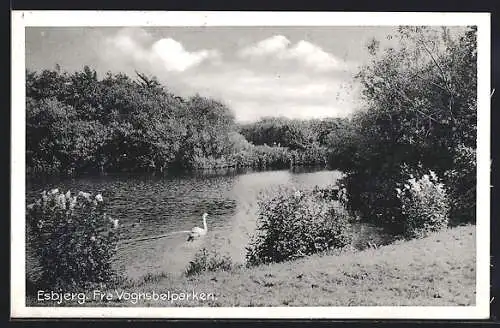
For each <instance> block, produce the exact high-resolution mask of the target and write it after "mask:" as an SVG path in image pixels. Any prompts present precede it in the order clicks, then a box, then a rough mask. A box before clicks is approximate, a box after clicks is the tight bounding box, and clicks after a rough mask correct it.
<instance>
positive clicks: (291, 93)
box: [183, 68, 353, 120]
mask: <svg viewBox="0 0 500 328" xmlns="http://www.w3.org/2000/svg"><path fill="white" fill-rule="evenodd" d="M183 81H184V83H185V84H186V85H188V86H189V87H190V88H191V89H193V90H196V91H197V92H199V93H200V94H203V95H207V96H212V97H216V98H219V99H221V100H223V101H224V102H226V103H227V104H228V105H229V106H230V108H232V109H233V110H234V111H235V115H236V118H237V119H238V120H256V119H258V118H259V117H262V116H272V115H278V116H280V115H283V116H287V117H296V118H308V117H309V118H310V117H326V116H345V115H347V114H348V113H350V112H351V111H352V110H353V108H352V106H351V103H350V101H351V100H350V99H349V98H350V95H349V94H348V93H347V92H345V90H344V88H345V85H344V84H345V83H344V82H343V81H342V80H341V79H338V78H336V77H325V76H323V77H321V76H317V75H314V74H312V75H309V74H300V73H296V72H289V73H282V74H281V75H280V76H279V77H278V76H276V75H273V74H265V73H258V72H254V71H251V70H250V69H248V68H246V69H233V70H225V71H221V72H218V73H215V72H213V73H207V72H205V73H204V74H201V75H190V76H185V77H183Z"/></svg>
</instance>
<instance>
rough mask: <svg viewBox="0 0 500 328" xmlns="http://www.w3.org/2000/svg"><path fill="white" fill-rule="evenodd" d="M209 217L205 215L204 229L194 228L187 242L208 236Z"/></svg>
mask: <svg viewBox="0 0 500 328" xmlns="http://www.w3.org/2000/svg"><path fill="white" fill-rule="evenodd" d="M207 216H208V214H207V213H203V216H202V218H203V229H202V228H200V227H194V228H193V229H192V230H191V232H190V233H189V237H188V239H187V241H191V240H193V239H195V238H198V237H201V236H204V235H206V234H207V231H208V227H207Z"/></svg>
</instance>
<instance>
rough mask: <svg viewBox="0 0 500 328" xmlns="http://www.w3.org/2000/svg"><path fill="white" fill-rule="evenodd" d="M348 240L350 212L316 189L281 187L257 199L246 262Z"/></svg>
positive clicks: (295, 255)
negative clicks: (254, 227) (254, 224)
mask: <svg viewBox="0 0 500 328" xmlns="http://www.w3.org/2000/svg"><path fill="white" fill-rule="evenodd" d="M349 242H350V235H349V215H348V213H347V212H346V211H345V210H344V208H343V207H342V206H341V205H340V204H339V203H338V202H331V201H328V200H325V198H324V197H322V195H319V193H317V192H310V191H293V190H288V189H281V190H278V191H277V192H275V193H273V194H272V195H270V196H264V197H263V198H261V199H260V200H259V214H258V226H257V234H256V235H255V236H254V237H253V239H252V241H251V243H250V246H249V247H247V254H246V259H247V264H248V265H250V266H251V265H258V264H261V263H270V262H282V261H288V260H293V259H296V258H300V257H303V256H307V255H310V254H314V253H318V252H322V251H326V250H329V249H332V248H341V247H344V246H346V245H348V244H349Z"/></svg>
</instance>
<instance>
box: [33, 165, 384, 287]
mask: <svg viewBox="0 0 500 328" xmlns="http://www.w3.org/2000/svg"><path fill="white" fill-rule="evenodd" d="M341 176H342V173H341V172H339V171H330V170H325V169H311V168H309V169H304V168H302V169H294V170H278V171H276V170H275V171H252V170H246V171H234V170H232V171H222V172H221V171H211V172H203V173H192V174H186V175H182V176H179V175H177V176H168V175H133V174H117V175H111V174H109V175H104V176H102V175H101V176H86V177H80V178H67V179H56V178H50V179H36V180H34V179H31V180H29V181H27V188H26V192H27V195H26V196H27V199H26V201H27V203H30V202H32V201H33V200H34V199H35V198H36V197H38V196H39V193H40V192H41V191H42V190H43V189H50V188H59V189H60V190H62V191H64V192H65V191H67V190H71V191H72V192H78V191H80V190H81V191H88V192H92V193H98V192H100V193H102V195H103V197H104V200H105V202H106V208H107V213H108V214H109V215H110V216H111V217H113V218H116V219H119V220H120V224H121V228H120V230H121V238H122V239H123V240H124V242H121V243H120V244H119V248H118V252H117V255H116V261H115V262H116V266H117V268H118V269H119V270H120V271H122V272H123V273H124V274H125V275H126V276H128V277H129V278H132V279H134V278H139V277H141V276H144V275H146V274H148V273H159V272H169V273H172V274H180V273H182V272H183V271H184V270H185V268H186V266H187V265H188V263H189V261H190V260H191V259H192V258H193V257H194V254H195V253H196V251H197V250H198V249H200V248H201V247H206V248H207V249H209V250H210V249H217V251H219V252H221V253H223V254H227V255H229V256H231V258H232V261H233V262H234V263H243V262H244V259H245V247H246V246H248V243H249V240H250V236H251V235H252V234H253V233H254V232H255V228H256V217H257V214H256V213H257V198H258V195H259V193H261V192H269V191H271V192H272V189H273V188H276V187H279V186H280V185H287V186H291V187H295V188H298V189H301V188H313V187H314V186H320V187H322V186H327V185H332V184H335V183H336V181H337V180H338V179H339V178H340V177H341ZM204 212H207V213H208V214H209V216H208V219H207V223H208V234H207V236H205V237H204V238H202V239H199V240H196V241H195V242H186V238H187V233H185V232H183V231H186V230H191V229H192V228H193V227H195V226H199V227H203V223H202V220H201V215H202V214H203V213H204ZM354 230H355V233H356V236H355V241H354V244H355V246H356V247H358V248H360V247H362V246H363V245H365V244H366V243H367V241H369V240H372V241H373V240H375V241H376V242H377V241H379V240H381V238H382V232H381V231H380V230H379V229H377V228H375V227H373V226H370V225H367V224H358V225H356V226H354ZM162 234H167V236H166V237H162V238H158V239H150V240H141V241H133V240H132V239H140V238H142V237H154V236H158V235H162ZM27 255H28V260H27V262H28V263H27V264H28V265H27V271H28V274H29V273H30V272H31V271H33V270H34V269H35V268H34V267H33V266H34V264H33V261H31V260H30V258H32V257H31V256H30V254H29V252H28V254H27ZM35 271H36V270H35Z"/></svg>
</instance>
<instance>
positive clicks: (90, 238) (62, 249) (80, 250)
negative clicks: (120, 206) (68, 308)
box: [26, 189, 118, 288]
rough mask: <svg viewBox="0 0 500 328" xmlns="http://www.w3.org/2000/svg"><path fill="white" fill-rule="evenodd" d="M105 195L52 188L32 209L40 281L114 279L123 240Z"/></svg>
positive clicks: (65, 283)
mask: <svg viewBox="0 0 500 328" xmlns="http://www.w3.org/2000/svg"><path fill="white" fill-rule="evenodd" d="M104 207H105V206H104V201H103V198H102V195H100V194H98V195H96V196H94V197H93V196H91V195H90V194H89V193H84V192H80V193H79V194H78V195H72V194H71V192H70V191H68V192H67V193H66V194H63V193H61V192H59V190H58V189H53V190H51V191H50V192H46V191H44V192H42V197H41V198H40V199H38V200H37V201H36V202H35V203H33V204H30V205H28V207H27V212H26V216H27V223H28V225H29V231H30V233H31V234H32V236H29V237H30V241H31V243H32V245H31V247H33V248H34V250H35V253H36V256H37V258H38V261H39V262H40V263H39V264H40V266H41V277H40V280H41V281H42V282H43V283H44V284H46V285H47V286H50V287H54V288H64V287H70V286H71V287H84V286H85V285H86V284H87V283H102V282H109V281H111V280H112V278H114V277H115V276H116V275H115V272H114V271H113V269H112V265H111V260H112V257H113V255H114V253H115V251H116V243H117V240H118V236H117V233H116V231H115V226H114V224H113V221H112V220H111V218H110V217H107V216H106V213H105V212H104Z"/></svg>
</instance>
